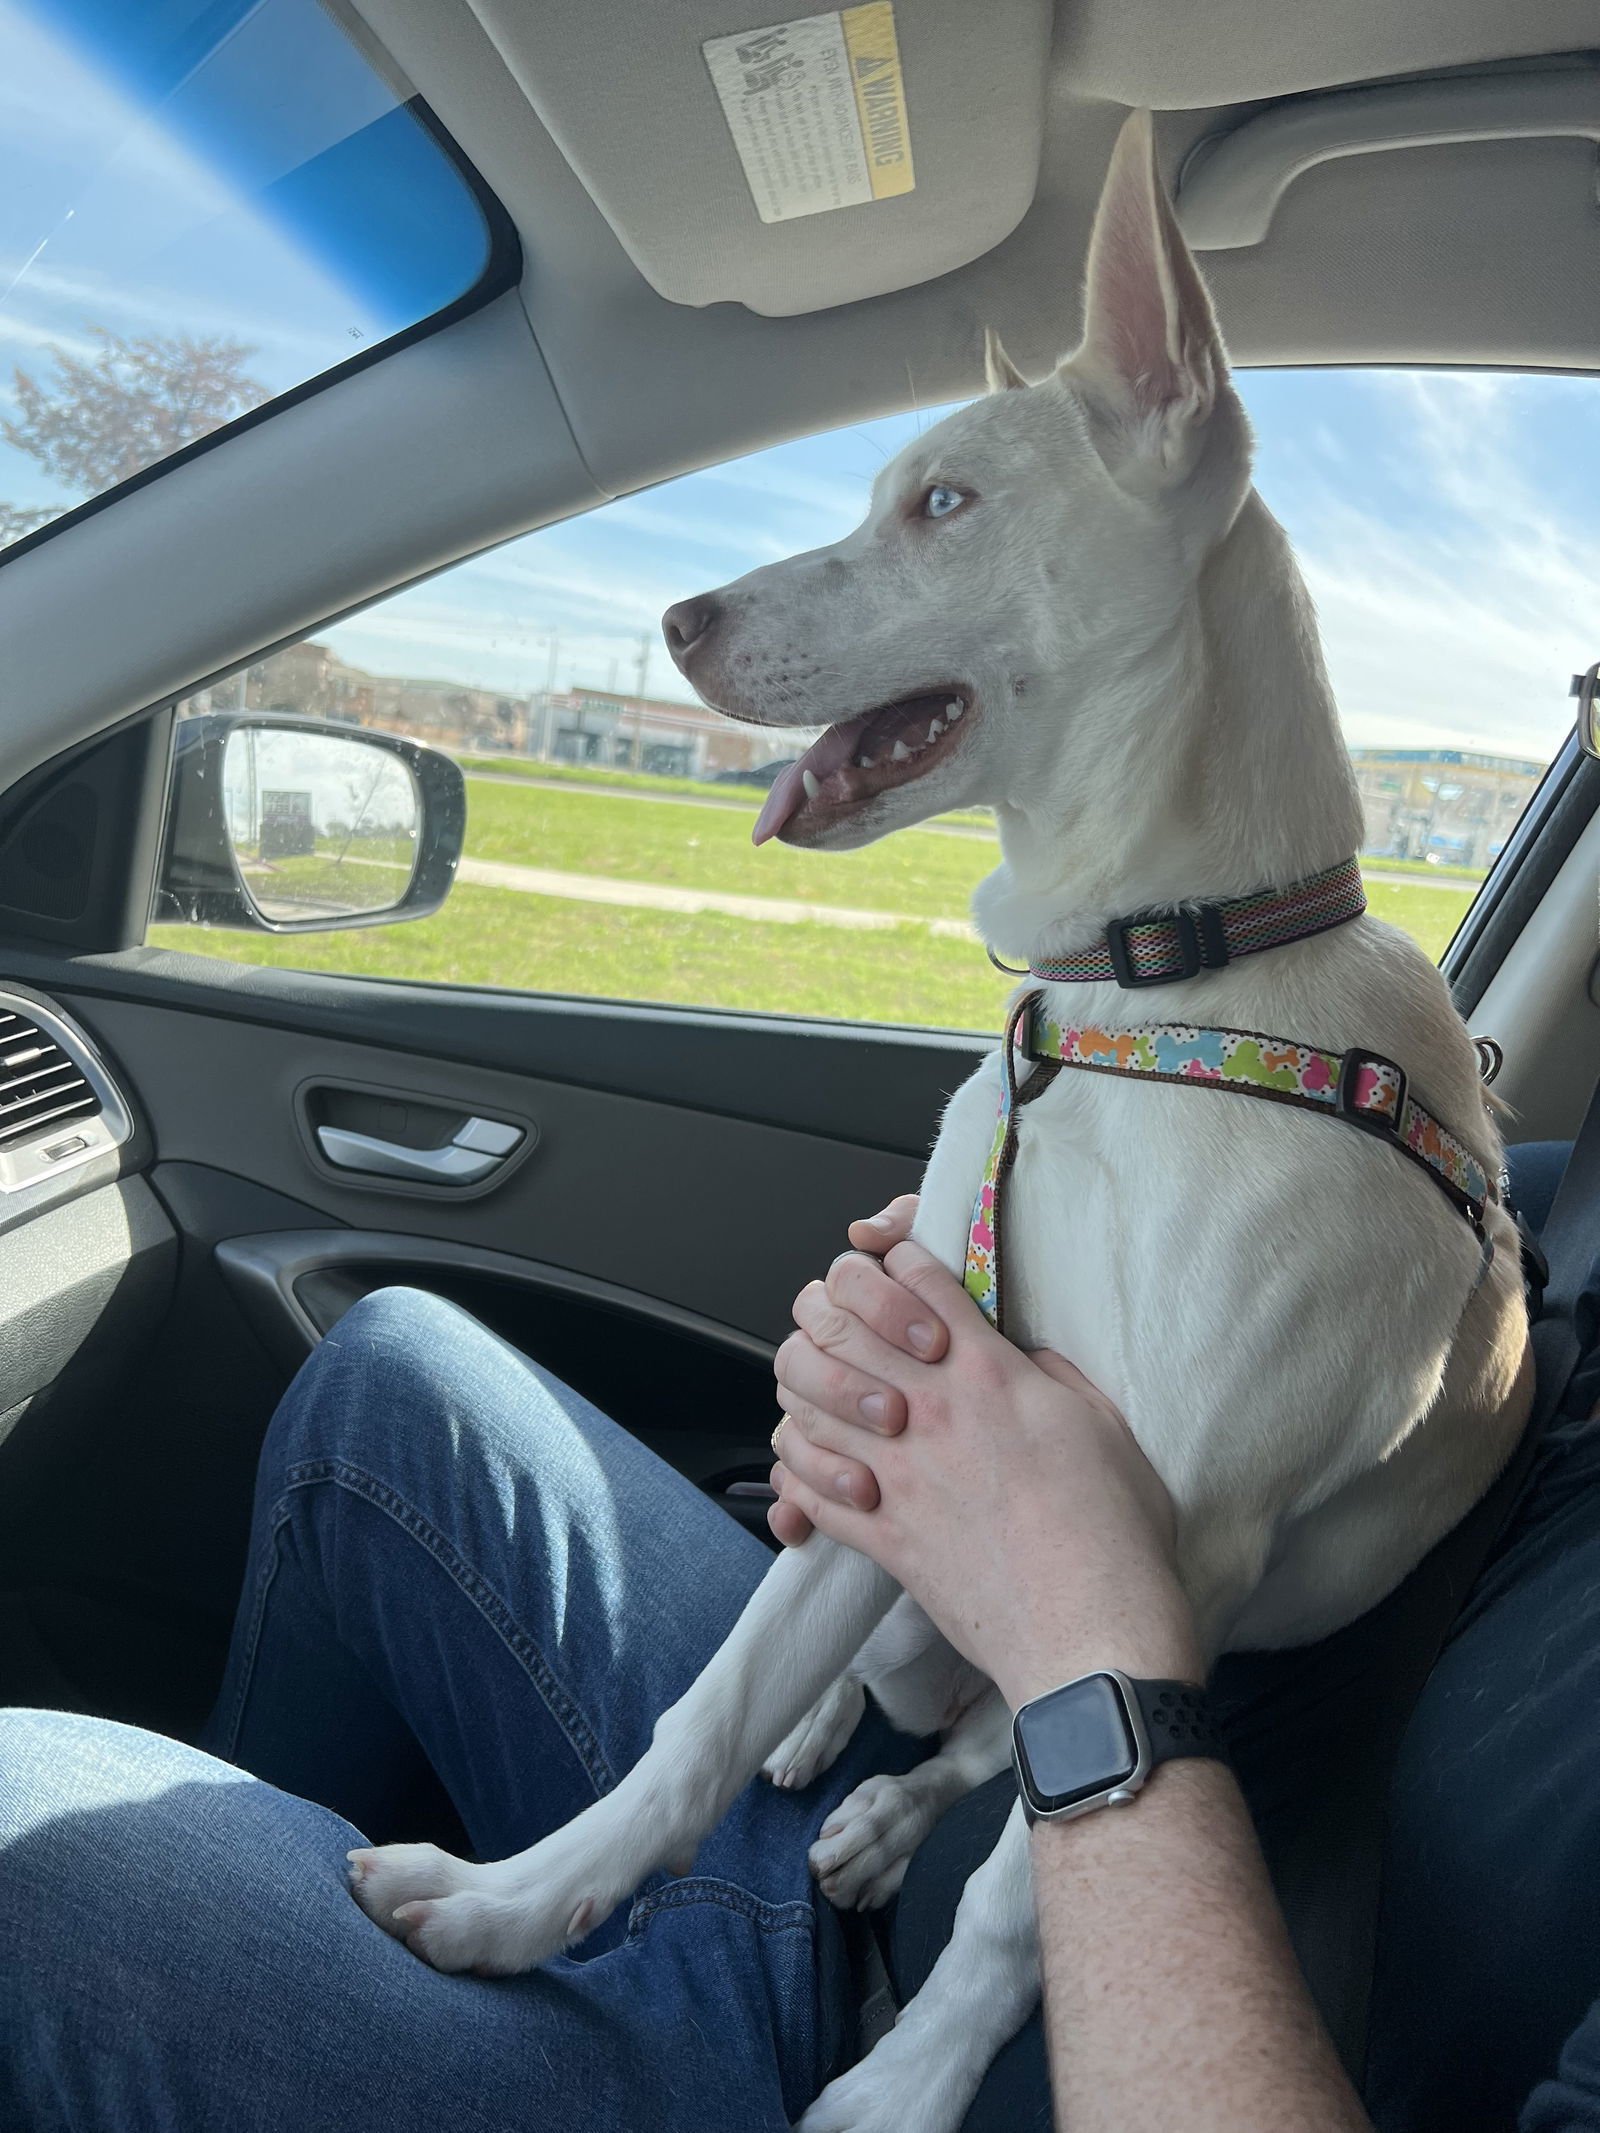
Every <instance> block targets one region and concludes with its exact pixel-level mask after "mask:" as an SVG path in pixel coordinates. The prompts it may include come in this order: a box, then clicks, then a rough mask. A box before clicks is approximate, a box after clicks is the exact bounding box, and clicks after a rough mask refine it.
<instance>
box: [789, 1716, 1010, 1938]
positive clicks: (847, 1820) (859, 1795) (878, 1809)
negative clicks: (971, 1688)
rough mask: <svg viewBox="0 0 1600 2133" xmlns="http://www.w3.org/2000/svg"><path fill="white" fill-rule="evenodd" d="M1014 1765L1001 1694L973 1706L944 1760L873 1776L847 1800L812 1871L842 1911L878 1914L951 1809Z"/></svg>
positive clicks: (830, 1823) (818, 1847)
mask: <svg viewBox="0 0 1600 2133" xmlns="http://www.w3.org/2000/svg"><path fill="white" fill-rule="evenodd" d="M1010 1761H1011V1713H1010V1711H1009V1710H1008V1709H1007V1708H1006V1702H1005V1698H1004V1697H1003V1696H1002V1695H1001V1694H1000V1691H999V1690H998V1689H995V1688H990V1689H986V1690H985V1691H984V1693H983V1694H982V1695H981V1696H980V1697H979V1698H978V1700H977V1702H976V1703H974V1704H971V1705H969V1706H968V1708H967V1709H966V1710H965V1711H963V1712H962V1714H961V1716H960V1717H959V1718H958V1719H957V1720H956V1722H955V1724H954V1725H953V1726H952V1727H951V1728H950V1730H949V1732H948V1733H947V1734H946V1735H945V1737H944V1739H943V1740H942V1741H941V1743H940V1745H939V1752H938V1754H937V1755H933V1756H930V1757H929V1758H928V1760H927V1761H926V1762H925V1763H918V1765H917V1766H916V1768H915V1769H914V1770H907V1771H906V1772H905V1773H904V1774H903V1775H901V1776H898V1777H895V1776H886V1777H871V1778H868V1779H867V1781H866V1783H865V1784H862V1785H858V1786H857V1787H856V1789H855V1791H854V1792H852V1793H850V1794H849V1795H848V1796H847V1797H846V1798H845V1799H843V1800H841V1801H840V1802H839V1804H838V1806H837V1807H836V1808H835V1809H834V1810H833V1813H832V1814H831V1815H830V1816H829V1817H828V1819H827V1821H826V1822H824V1823H823V1825H822V1834H821V1835H820V1836H819V1837H818V1839H817V1841H816V1843H815V1844H813V1845H812V1847H811V1871H812V1873H813V1874H815V1875H816V1877H817V1880H818V1881H819V1882H820V1883H821V1885H822V1893H823V1895H824V1896H826V1897H827V1899H828V1901H829V1902H830V1903H831V1904H833V1905H834V1907H835V1908H836V1909H837V1910H841V1911H849V1910H857V1911H875V1910H877V1909H878V1908H879V1907H880V1906H881V1905H883V1904H886V1903H887V1902H888V1901H889V1898H890V1897H891V1896H893V1895H894V1894H895V1893H896V1892H897V1891H898V1889H899V1887H900V1884H901V1882H902V1881H904V1879H905V1878H906V1868H907V1867H908V1866H909V1865H910V1864H911V1855H912V1853H913V1852H914V1851H915V1850H916V1848H917V1846H918V1845H919V1844H920V1843H921V1842H922V1840H923V1838H924V1837H926V1836H927V1835H928V1834H929V1833H930V1832H931V1831H932V1829H933V1826H934V1824H935V1823H936V1822H937V1821H938V1820H939V1818H940V1816H941V1815H943V1814H944V1812H945V1810H946V1809H947V1808H950V1807H953V1806H954V1805H955V1803H956V1801H957V1800H959V1799H962V1798H964V1797H965V1795H966V1794H967V1793H969V1792H971V1791H972V1790H973V1789H974V1788H975V1787H976V1786H979V1785H982V1784H983V1783H985V1781H986V1780H987V1779H989V1778H992V1777H998V1775H999V1774H1000V1772H1001V1771H1002V1770H1004V1769H1005V1768H1006V1767H1007V1766H1008V1765H1009V1763H1010Z"/></svg>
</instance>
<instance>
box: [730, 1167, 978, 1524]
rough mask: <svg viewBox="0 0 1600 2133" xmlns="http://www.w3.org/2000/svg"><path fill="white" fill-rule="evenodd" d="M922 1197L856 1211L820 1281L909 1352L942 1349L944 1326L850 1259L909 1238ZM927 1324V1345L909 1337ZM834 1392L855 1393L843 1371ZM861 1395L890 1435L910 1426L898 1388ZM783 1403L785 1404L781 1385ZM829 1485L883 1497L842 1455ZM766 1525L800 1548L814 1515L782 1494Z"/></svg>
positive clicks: (856, 1499)
mask: <svg viewBox="0 0 1600 2133" xmlns="http://www.w3.org/2000/svg"><path fill="white" fill-rule="evenodd" d="M919 1198H920V1195H919V1194H917V1193H914V1192H903V1193H901V1194H900V1196H899V1198H898V1199H894V1200H891V1201H890V1202H889V1204H888V1206H887V1207H885V1208H884V1209H883V1210H882V1211H881V1212H880V1213H878V1214H875V1215H860V1216H857V1218H856V1220H855V1221H853V1222H851V1223H850V1224H848V1226H847V1235H848V1236H849V1239H850V1245H851V1252H846V1253H843V1254H842V1255H841V1256H840V1257H839V1258H837V1259H836V1260H835V1261H834V1262H833V1265H832V1266H831V1267H830V1268H829V1269H828V1272H827V1276H826V1278H825V1279H824V1281H823V1282H822V1284H821V1286H822V1287H823V1288H824V1289H825V1290H827V1291H828V1293H829V1294H830V1295H831V1296H832V1297H833V1298H834V1299H835V1300H836V1301H838V1302H840V1303H841V1304H843V1305H845V1306H846V1307H849V1306H850V1305H851V1304H852V1303H854V1304H855V1306H856V1307H857V1308H858V1309H862V1310H874V1309H875V1310H876V1315H875V1316H874V1317H873V1318H872V1319H870V1320H869V1321H868V1322H869V1323H870V1324H871V1325H872V1326H873V1327H874V1330H875V1331H877V1332H878V1333H880V1334H882V1336H883V1337H884V1339H885V1340H888V1341H892V1342H894V1343H895V1344H896V1345H897V1346H899V1347H903V1348H904V1349H905V1351H906V1353H907V1354H908V1355H909V1354H924V1353H926V1354H928V1355H933V1354H943V1352H944V1339H945V1331H944V1327H943V1326H942V1325H941V1324H940V1323H939V1322H938V1321H937V1320H936V1319H931V1318H930V1317H929V1314H928V1313H927V1312H926V1311H911V1310H909V1309H907V1308H906V1302H905V1298H904V1296H903V1295H897V1294H894V1293H893V1290H894V1284H893V1283H890V1284H889V1285H888V1288H887V1289H885V1288H884V1287H883V1286H881V1285H878V1284H868V1285H867V1286H866V1287H865V1288H863V1285H862V1283H861V1281H860V1280H859V1278H858V1277H859V1274H860V1272H861V1269H859V1268H857V1267H854V1266H852V1264H851V1254H852V1253H855V1252H859V1253H862V1254H864V1255H865V1256H867V1257H868V1258H871V1259H876V1260H881V1259H882V1258H883V1255H884V1254H885V1253H886V1252H889V1251H892V1250H893V1248H894V1247H895V1245H897V1244H902V1243H904V1241H905V1239H906V1238H907V1237H909V1236H910V1234H911V1225H912V1224H913V1223H914V1222H915V1221H916V1219H917V1204H918V1201H919ZM812 1286H816V1284H812ZM924 1323H926V1325H927V1327H928V1330H929V1333H930V1334H931V1336H932V1339H931V1342H930V1344H929V1345H928V1346H927V1347H926V1348H924V1347H923V1346H921V1345H919V1343H917V1342H912V1341H911V1340H910V1330H911V1327H912V1326H913V1325H916V1326H918V1327H920V1326H922V1325H923V1324H924ZM786 1347H787V1344H785V1348H780V1349H779V1351H778V1353H777V1355H776V1356H775V1357H774V1358H773V1369H774V1371H775V1373H776V1374H777V1375H778V1376H779V1377H780V1378H781V1376H782V1368H781V1364H782V1358H783V1356H784V1354H785V1352H786ZM834 1394H835V1397H836V1398H839V1399H849V1398H850V1397H851V1392H850V1388H849V1386H848V1385H847V1383H846V1382H845V1379H844V1377H843V1374H842V1373H841V1375H840V1377H839V1379H838V1381H837V1382H836V1384H835V1387H834ZM856 1395H857V1397H858V1398H859V1399H860V1400H861V1401H864V1402H865V1403H866V1404H865V1405H864V1406H862V1407H860V1408H858V1413H859V1414H860V1416H861V1419H862V1420H863V1421H864V1422H866V1424H867V1426H868V1427H869V1428H870V1429H875V1430H881V1431H882V1432H883V1434H884V1435H885V1436H893V1435H894V1434H895V1432H896V1431H898V1430H901V1429H903V1428H904V1427H905V1402H904V1401H903V1400H902V1399H901V1398H900V1396H899V1395H898V1393H896V1392H895V1391H894V1389H893V1387H891V1386H886V1385H880V1384H878V1383H877V1381H876V1380H872V1381H870V1382H867V1381H863V1382H862V1384H861V1385H860V1386H859V1387H858V1388H856ZM779 1404H780V1405H781V1404H782V1398H781V1387H780V1400H779ZM772 1480H773V1486H774V1487H776V1486H777V1484H778V1475H777V1473H776V1472H774V1474H773V1477H772ZM830 1485H831V1486H832V1487H834V1488H835V1489H837V1490H838V1491H839V1492H840V1493H841V1494H844V1493H846V1492H848V1494H849V1499H850V1501H851V1502H852V1503H855V1504H858V1505H859V1506H860V1507H861V1508H862V1509H863V1510H870V1509H871V1508H872V1506H873V1505H874V1504H875V1503H876V1502H877V1500H878V1484H877V1481H876V1479H875V1478H874V1476H873V1473H872V1470H871V1468H870V1467H866V1466H863V1465H862V1464H861V1463H860V1462H859V1461H858V1460H850V1459H841V1460H838V1461H837V1462H836V1464H835V1468H834V1472H833V1476H832V1479H831V1483H830ZM767 1524H768V1525H769V1526H770V1527H771V1529H772V1532H773V1535H774V1537H775V1538H776V1539H778V1540H781V1541H782V1542H783V1544H784V1546H785V1547H786V1548H798V1547H799V1546H800V1545H801V1544H802V1542H804V1541H807V1540H809V1539H810V1538H811V1533H812V1525H811V1521H810V1519H809V1518H807V1517H806V1515H805V1513H804V1512H803V1511H802V1510H801V1509H800V1507H799V1505H798V1504H794V1503H785V1502H784V1501H783V1500H782V1499H781V1498H780V1499H779V1501H778V1502H777V1503H775V1504H774V1505H773V1506H772V1509H771V1510H770V1511H769V1512H768V1513H767Z"/></svg>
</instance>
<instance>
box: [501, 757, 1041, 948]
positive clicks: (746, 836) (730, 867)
mask: <svg viewBox="0 0 1600 2133" xmlns="http://www.w3.org/2000/svg"><path fill="white" fill-rule="evenodd" d="M466 848H467V856H468V857H469V858H471V859H497V860H502V861H509V862H511V863H512V864H513V865H516V866H527V867H550V868H553V869H554V870H555V871H556V872H557V873H561V874H600V875H610V876H612V877H613V878H615V879H619V880H622V881H659V882H668V883H671V884H673V885H675V886H677V887H681V888H694V889H721V890H724V891H732V892H733V893H734V894H736V895H739V896H777V897H787V898H792V899H794V900H796V901H798V902H800V903H809V904H844V905H853V906H855V907H857V908H858V909H862V910H867V911H900V912H904V913H905V914H906V915H907V916H908V917H917V918H922V917H926V918H964V917H965V916H966V912H967V904H968V901H969V899H970V898H971V895H972V891H973V889H974V888H975V886H976V885H977V883H978V882H980V881H981V880H982V879H983V877H984V875H985V874H987V873H988V872H989V871H990V869H991V868H992V867H993V866H994V863H995V861H996V859H997V858H998V856H999V848H998V846H997V845H996V844H995V843H993V842H992V841H991V840H990V839H987V838H977V837H941V836H939V835H937V834H936V833H934V832H931V831H928V830H902V831H901V832H900V833H899V835H898V836H895V837H890V838H887V839H886V840H885V841H884V842H883V843H882V844H874V845H868V846H867V848H866V849H865V850H864V851H860V852H799V851H794V850H792V849H791V848H790V847H789V846H788V845H786V844H778V843H776V842H773V843H771V844H764V845H762V846H761V848H760V850H759V851H758V850H757V849H756V848H755V846H754V845H752V844H751V842H750V821H749V817H748V816H745V815H742V814H733V813H731V812H724V811H723V810H721V809H718V808H711V807H692V806H683V807H673V806H671V805H670V804H669V805H663V806H659V807H641V806H640V805H639V803H638V802H637V801H635V800H625V799H621V798H616V797H612V796H609V795H607V794H604V793H576V792H573V793H566V792H550V791H547V790H545V789H543V788H542V787H539V786H536V785H535V786H529V787H528V788H527V789H526V790H519V789H518V788H517V787H516V786H515V785H491V784H487V783H486V782H485V781H484V780H482V779H481V778H480V779H477V780H475V781H474V782H473V783H472V784H471V785H469V786H468V788H467V847H466Z"/></svg>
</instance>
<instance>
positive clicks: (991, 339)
mask: <svg viewBox="0 0 1600 2133" xmlns="http://www.w3.org/2000/svg"><path fill="white" fill-rule="evenodd" d="M983 382H984V383H985V385H987V386H988V388H989V390H990V392H992V393H1007V392H1015V391H1016V390H1017V388H1018V386H1019V385H1020V386H1021V387H1023V388H1024V390H1026V387H1027V383H1028V381H1027V379H1026V378H1025V377H1024V376H1023V375H1022V372H1021V371H1020V370H1018V368H1017V366H1016V364H1015V363H1013V362H1012V360H1011V358H1010V356H1008V355H1007V354H1006V352H1005V350H1004V348H1002V347H1001V345H1000V336H999V334H998V333H996V332H995V330H994V328H993V327H992V326H985V327H984V329H983Z"/></svg>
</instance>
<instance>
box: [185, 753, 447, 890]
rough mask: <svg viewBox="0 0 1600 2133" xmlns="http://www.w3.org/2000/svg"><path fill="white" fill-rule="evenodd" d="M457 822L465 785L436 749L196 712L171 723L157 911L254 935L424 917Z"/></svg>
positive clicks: (443, 877)
mask: <svg viewBox="0 0 1600 2133" xmlns="http://www.w3.org/2000/svg"><path fill="white" fill-rule="evenodd" d="M466 826H467V789H466V782H465V780H464V779H463V778H462V775H461V771H460V769H459V767H458V766H457V765H456V764H455V763H454V762H452V760H451V759H450V757H449V756H447V755H444V754H442V753H441V752H440V750H438V749H437V748H428V747H425V746H424V745H423V744H422V743H421V742H420V741H411V740H404V739H402V738H401V737H400V736H399V735H398V734H393V733H373V732H369V731H368V730H367V729H366V728H364V727H363V728H357V729H355V730H354V731H352V730H350V729H348V728H345V729H342V730H332V729H330V728H329V727H328V726H327V725H326V724H324V722H323V721H322V720H321V719H315V718H282V717H256V716H253V715H243V714H234V713H229V712H206V713H204V714H203V715H201V716H200V717H197V718H186V719H182V720H180V722H179V724H178V728H177V738H176V746H175V748H174V752H173V761H172V790H171V796H170V798H169V800H168V804H167V829H166V847H165V850H164V853H163V855H162V863H161V876H160V887H159V888H158V890H157V892H156V904H155V912H154V917H155V919H156V920H157V922H158V923H161V924H165V925H191V926H194V925H200V926H235V927H239V928H241V929H244V930H247V931H249V932H253V933H323V932H326V931H328V930H329V929H331V928H333V927H336V926H384V925H391V924H393V923H394V922H395V921H396V920H399V919H405V918H426V917H427V915H428V914H429V912H431V911H437V910H438V908H439V906H440V905H441V904H442V903H443V902H444V900H445V898H446V896H448V895H449V893H450V885H451V883H452V882H453V881H454V879H455V871H456V861H457V860H458V859H459V858H460V857H461V843H462V839H463V837H464V836H465V834H466Z"/></svg>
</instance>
